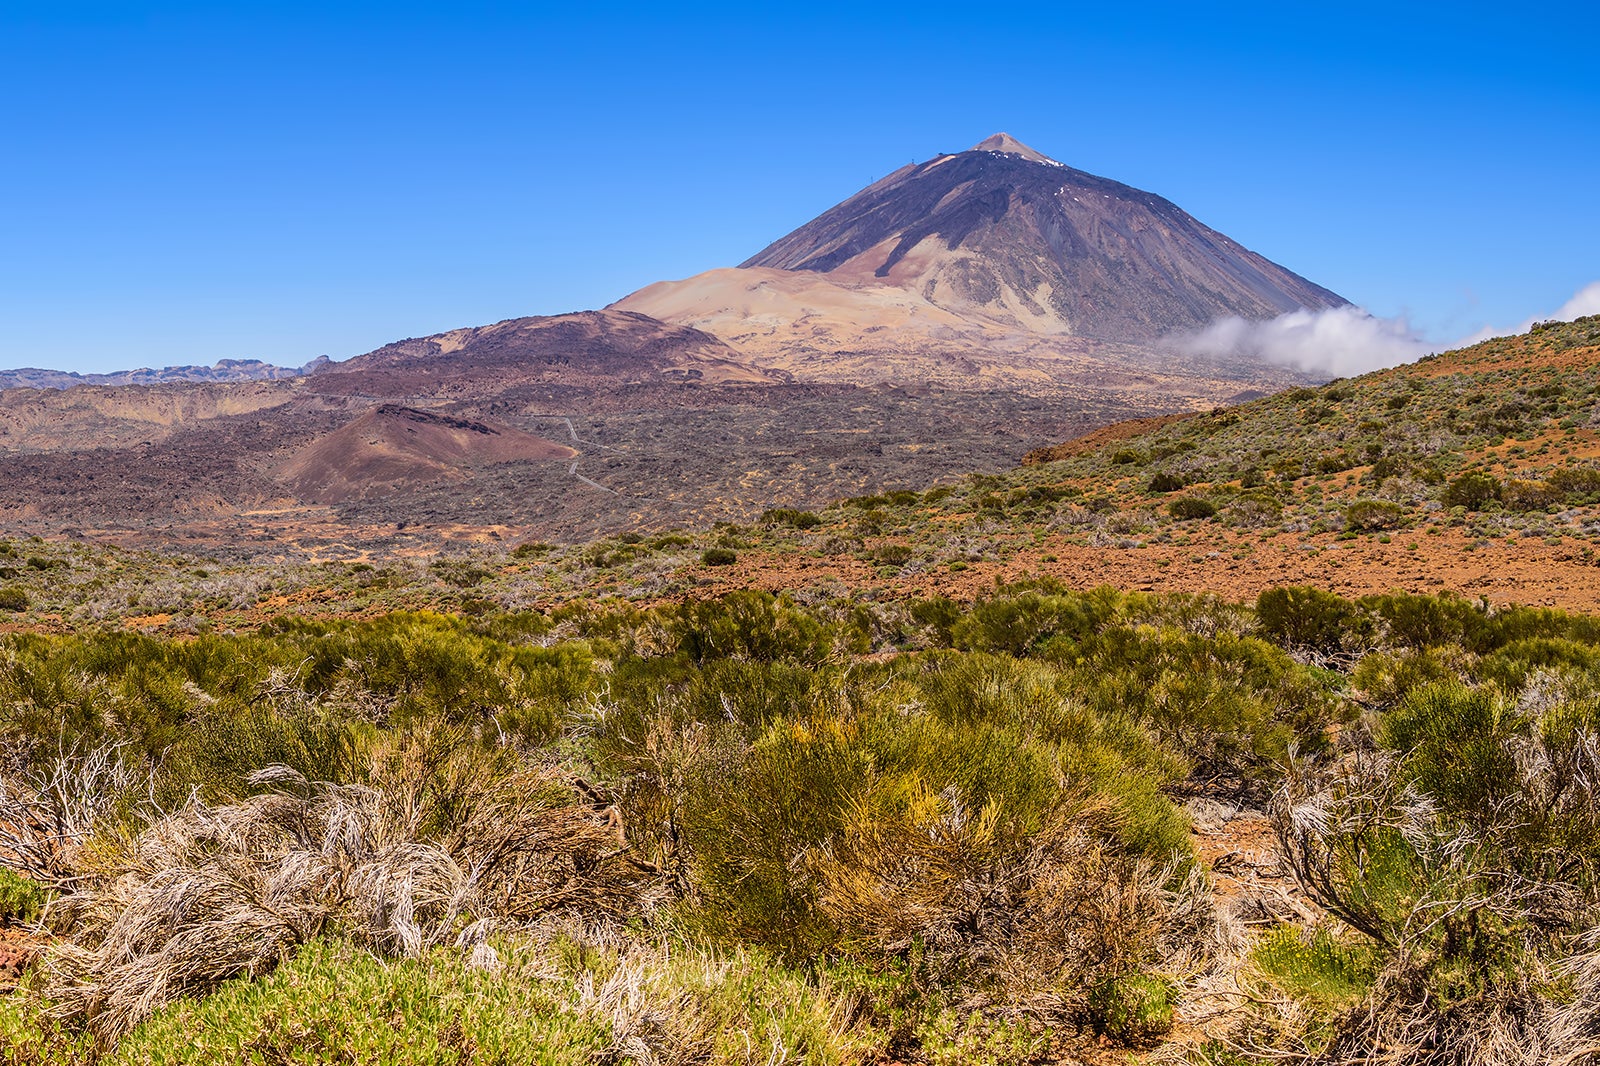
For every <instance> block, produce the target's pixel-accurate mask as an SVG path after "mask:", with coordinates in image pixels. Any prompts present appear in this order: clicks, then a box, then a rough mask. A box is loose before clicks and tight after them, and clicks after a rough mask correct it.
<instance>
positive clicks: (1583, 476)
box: [1545, 466, 1600, 501]
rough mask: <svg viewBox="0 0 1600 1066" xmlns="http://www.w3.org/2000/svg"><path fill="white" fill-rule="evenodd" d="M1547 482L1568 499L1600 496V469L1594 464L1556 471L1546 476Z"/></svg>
mask: <svg viewBox="0 0 1600 1066" xmlns="http://www.w3.org/2000/svg"><path fill="white" fill-rule="evenodd" d="M1545 483H1546V484H1547V485H1549V486H1550V487H1551V488H1553V489H1555V490H1556V491H1557V492H1559V493H1561V494H1562V496H1563V498H1565V499H1568V500H1574V501H1575V500H1580V499H1584V498H1587V497H1593V496H1600V470H1597V469H1595V468H1594V467H1592V466H1578V467H1567V468H1565V469H1562V470H1557V471H1554V472H1553V473H1551V474H1550V475H1549V476H1548V477H1546V478H1545Z"/></svg>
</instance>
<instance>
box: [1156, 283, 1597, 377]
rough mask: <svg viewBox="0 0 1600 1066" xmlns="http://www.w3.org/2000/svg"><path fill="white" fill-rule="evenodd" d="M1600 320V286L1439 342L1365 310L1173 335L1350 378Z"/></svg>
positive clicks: (1183, 344) (1190, 343)
mask: <svg viewBox="0 0 1600 1066" xmlns="http://www.w3.org/2000/svg"><path fill="white" fill-rule="evenodd" d="M1593 314H1600V281H1592V282H1590V283H1589V284H1588V285H1585V286H1584V287H1583V288H1581V289H1579V290H1578V291H1577V292H1576V293H1575V294H1573V297H1572V299H1570V300H1568V301H1567V302H1566V303H1564V304H1562V305H1561V307H1560V308H1559V309H1558V310H1557V311H1556V312H1555V313H1554V314H1550V315H1535V316H1533V317H1532V318H1529V319H1527V320H1526V321H1524V322H1523V323H1522V324H1521V325H1520V326H1517V327H1516V328H1514V329H1497V328H1495V327H1493V326H1485V327H1483V328H1482V329H1480V330H1477V331H1476V332H1474V333H1472V334H1470V335H1468V336H1466V337H1462V338H1460V339H1459V340H1454V341H1448V342H1440V341H1432V340H1429V339H1428V338H1426V337H1424V336H1423V335H1422V334H1420V333H1418V332H1417V331H1416V330H1414V329H1413V328H1412V327H1411V324H1410V323H1409V322H1407V321H1406V319H1405V318H1404V317H1400V318H1379V317H1377V316H1376V315H1371V314H1368V313H1367V312H1366V311H1363V310H1362V309H1361V308H1359V307H1335V308H1332V309H1330V310H1326V311H1307V310H1300V311H1291V312H1289V313H1288V314H1286V315H1279V316H1278V317H1277V318H1270V319H1267V320H1265V321H1247V320H1246V319H1242V318H1237V317H1233V316H1229V317H1227V318H1219V319H1217V320H1216V321H1215V322H1213V323H1211V324H1210V325H1209V326H1207V327H1206V328H1205V329H1202V330H1200V331H1199V332H1198V333H1188V334H1183V335H1181V336H1176V337H1170V338H1168V340H1167V343H1168V344H1170V345H1171V346H1173V347H1174V348H1176V349H1177V350H1178V351H1181V352H1184V353H1187V354H1189V355H1195V356H1209V357H1213V358H1227V357H1233V358H1238V357H1241V356H1242V357H1246V358H1254V359H1263V360H1266V361H1267V362H1270V363H1278V364H1280V365H1282V366H1290V367H1294V368H1295V369H1297V370H1304V371H1306V372H1307V373H1311V374H1326V375H1328V376H1330V377H1348V376H1350V375H1352V374H1364V373H1366V372H1367V371H1369V370H1379V369H1382V368H1383V367H1390V366H1398V365H1400V364H1401V363H1410V362H1414V361H1415V360H1417V359H1420V358H1422V357H1423V356H1425V355H1428V354H1429V353H1432V352H1442V351H1448V350H1451V349H1454V348H1464V347H1466V346H1467V345H1469V344H1476V343H1478V342H1479V341H1482V340H1488V339H1489V338H1490V337H1503V336H1507V335H1509V334H1514V333H1526V332H1527V331H1528V328H1529V327H1530V326H1532V325H1533V324H1534V323H1535V322H1543V321H1546V320H1548V319H1558V320H1560V321H1563V322H1567V321H1571V320H1572V319H1574V318H1581V317H1583V316H1584V315H1593Z"/></svg>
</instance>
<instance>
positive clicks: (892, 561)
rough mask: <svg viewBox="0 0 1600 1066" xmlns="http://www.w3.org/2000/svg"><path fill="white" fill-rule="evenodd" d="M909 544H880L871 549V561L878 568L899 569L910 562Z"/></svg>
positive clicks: (910, 551)
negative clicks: (890, 567) (891, 567)
mask: <svg viewBox="0 0 1600 1066" xmlns="http://www.w3.org/2000/svg"><path fill="white" fill-rule="evenodd" d="M912 554H913V552H912V550H911V545H909V544H882V545H879V546H878V547H876V548H874V549H872V561H873V562H874V563H876V564H878V565H879V566H893V567H901V566H904V565H906V564H907V563H909V562H910V561H911V556H912Z"/></svg>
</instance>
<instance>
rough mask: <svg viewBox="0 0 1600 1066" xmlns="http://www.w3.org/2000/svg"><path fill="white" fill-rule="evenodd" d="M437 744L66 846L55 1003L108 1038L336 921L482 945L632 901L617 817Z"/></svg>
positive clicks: (525, 775)
mask: <svg viewBox="0 0 1600 1066" xmlns="http://www.w3.org/2000/svg"><path fill="white" fill-rule="evenodd" d="M502 770H503V768H502V767H499V766H496V765H495V756H493V754H492V753H491V754H489V755H485V754H484V753H481V752H474V751H472V750H469V749H466V748H457V749H456V750H454V751H444V752H441V751H440V750H438V748H437V747H436V746H431V745H416V746H413V747H411V748H404V747H402V748H398V749H396V750H394V751H392V752H391V753H390V754H388V755H387V756H386V757H383V758H380V759H378V760H376V762H375V765H374V766H373V770H372V780H371V783H368V784H332V783H328V782H308V781H306V780H305V779H304V778H302V777H300V776H299V775H298V774H296V773H295V772H293V771H291V770H288V769H287V768H284V767H272V768H268V769H267V770H265V771H263V772H262V773H261V774H258V775H257V776H256V777H255V778H254V779H253V782H252V783H253V784H255V785H257V786H262V785H270V786H271V787H272V791H269V792H266V793H264V794H261V795H256V796H252V797H250V798H247V799H244V800H242V801H240V802H237V803H231V804H226V805H221V806H210V805H207V804H205V803H202V802H200V801H199V800H198V799H196V798H191V799H190V801H189V802H188V803H186V804H185V805H183V806H182V807H181V808H179V809H177V810H175V811H172V812H170V813H165V814H157V815H152V816H151V817H150V818H149V820H148V822H147V824H146V825H145V826H144V828H143V829H142V830H140V831H138V832H136V833H130V834H125V835H123V836H121V837H120V838H113V839H110V840H103V841H101V842H99V844H98V846H97V847H96V848H94V849H81V850H80V851H79V852H78V853H77V859H76V862H75V871H74V878H73V880H72V882H71V884H72V885H73V888H74V891H73V892H72V893H71V894H69V895H66V896H63V897H62V898H60V899H59V900H58V901H57V903H56V904H55V906H54V908H53V911H52V924H53V925H55V926H56V927H57V930H58V931H59V932H60V933H62V934H63V935H64V937H65V939H64V940H63V941H61V942H60V943H59V944H58V946H57V948H56V949H55V950H54V951H53V952H52V953H51V955H50V956H49V958H48V960H47V967H46V982H45V988H44V991H45V992H46V994H47V996H49V997H50V998H51V999H52V1000H54V1004H55V1006H54V1008H53V1009H54V1011H55V1013H56V1014H57V1015H58V1016H60V1017H63V1018H68V1019H73V1020H77V1021H82V1022H85V1023H87V1024H88V1025H89V1026H90V1027H91V1028H92V1029H93V1030H94V1032H95V1033H96V1034H97V1035H98V1036H100V1037H101V1038H102V1039H105V1040H108V1041H110V1040H114V1039H115V1038H116V1037H117V1036H119V1035H120V1034H122V1033H124V1032H126V1031H127V1030H128V1029H129V1028H130V1027H131V1026H132V1025H134V1024H136V1023H137V1022H138V1021H140V1020H141V1019H142V1018H144V1017H146V1016H147V1015H149V1014H150V1013H151V1012H152V1011H154V1010H156V1009H157V1008H159V1007H160V1006H161V1005H162V1004H164V1003H166V1002H168V1001H170V1000H171V999H173V998H175V997H177V996H180V995H184V994H187V993H191V992H197V991H201V990H204V989H207V988H209V987H211V986H213V985H214V984H216V983H217V982H219V981H221V980H224V979H226V978H229V977H233V976H237V975H241V974H249V975H254V974H259V973H262V972H265V971H269V970H271V969H272V968H273V967H275V966H276V965H277V964H278V962H279V961H280V960H281V959H282V958H284V957H285V955H286V954H287V953H289V952H292V951H293V950H294V949H295V948H296V947H297V946H298V945H300V944H303V943H305V942H306V941H307V940H308V939H310V938H312V937H316V936H319V935H322V934H324V933H338V934H341V935H345V936H349V937H352V938H353V939H355V940H356V942H358V943H361V944H364V945H365V946H367V947H368V948H369V949H371V950H374V951H376V952H379V953H381V954H385V955H405V956H415V955H418V954H420V953H421V952H423V951H426V950H428V949H429V948H432V947H435V946H438V945H440V944H443V943H449V942H459V943H462V944H463V945H467V944H471V943H473V942H475V941H478V940H481V938H482V937H483V936H484V935H485V934H486V932H487V930H488V929H489V928H490V927H492V926H493V925H494V924H496V923H499V922H503V921H508V920H513V921H514V920H519V919H525V918H529V917H532V916H534V915H536V914H542V913H550V912H553V911H556V912H561V911H565V912H572V913H579V914H583V915H586V916H588V917H590V918H597V917H603V916H606V915H612V914H616V913H619V912H621V911H623V910H626V909H629V908H630V907H632V906H636V905H637V904H638V902H639V900H640V898H641V895H642V894H643V893H644V892H645V891H647V889H648V886H649V877H648V873H649V871H648V870H646V869H644V868H642V867H641V866H640V865H639V864H637V863H633V862H631V861H630V860H629V859H628V857H627V855H626V849H625V848H624V846H623V845H622V842H621V839H620V829H619V826H618V824H617V822H616V820H615V816H614V813H611V812H610V811H609V810H602V809H598V806H599V805H598V804H596V803H593V802H588V801H587V799H586V797H583V796H581V795H579V794H577V792H575V790H574V788H573V786H571V785H570V784H569V783H567V782H566V781H565V780H564V779H563V777H562V776H561V774H560V773H559V772H558V771H556V770H554V769H551V768H546V767H539V766H527V765H521V766H516V767H513V768H511V769H510V770H509V771H506V772H501V771H502Z"/></svg>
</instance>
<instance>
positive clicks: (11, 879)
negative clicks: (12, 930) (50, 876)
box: [0, 866, 44, 925]
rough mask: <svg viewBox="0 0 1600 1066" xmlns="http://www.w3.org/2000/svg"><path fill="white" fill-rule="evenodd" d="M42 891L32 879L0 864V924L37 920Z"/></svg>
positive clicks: (41, 905) (41, 906) (42, 897)
mask: <svg viewBox="0 0 1600 1066" xmlns="http://www.w3.org/2000/svg"><path fill="white" fill-rule="evenodd" d="M43 907H44V891H43V890H42V889H40V887H39V886H38V885H37V884H36V883H35V882H33V881H30V880H29V879H28V878H26V877H23V876H21V875H20V874H16V873H13V872H12V871H10V870H8V869H6V868H5V867H4V866H0V925H14V924H16V923H19V922H21V923H31V922H36V921H38V920H39V912H40V911H41V910H42V909H43Z"/></svg>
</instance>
